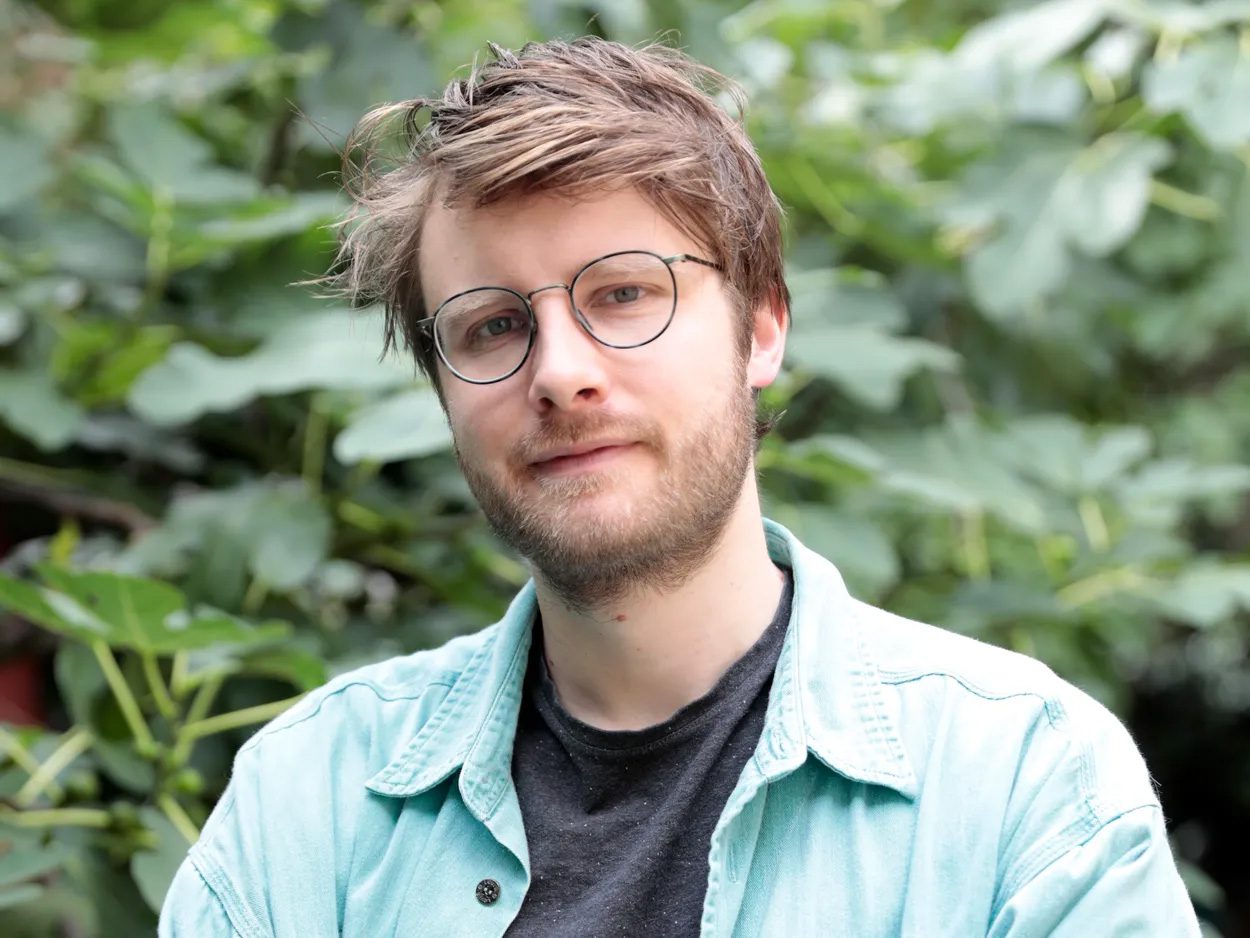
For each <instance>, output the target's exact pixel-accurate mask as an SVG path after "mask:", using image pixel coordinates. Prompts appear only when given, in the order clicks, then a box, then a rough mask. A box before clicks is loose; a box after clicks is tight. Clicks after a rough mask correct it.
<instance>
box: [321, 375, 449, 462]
mask: <svg viewBox="0 0 1250 938" xmlns="http://www.w3.org/2000/svg"><path fill="white" fill-rule="evenodd" d="M450 446H451V431H450V430H449V429H448V427H447V418H446V417H445V415H444V414H443V409H442V407H441V406H440V405H439V402H438V395H437V394H435V393H434V390H433V389H432V388H414V389H412V390H410V391H402V392H400V393H399V394H396V395H394V396H393V397H388V398H386V399H385V400H382V401H378V402H377V403H375V404H370V405H369V406H367V407H363V408H361V409H360V410H358V411H356V413H354V414H352V416H351V418H350V419H349V420H348V422H347V426H346V427H345V428H344V429H343V431H342V432H341V433H340V434H339V435H338V436H337V437H336V438H335V440H334V455H335V458H337V459H338V460H339V461H340V462H343V463H349V464H350V463H357V462H361V461H362V460H372V461H375V462H391V461H393V460H397V459H415V458H416V457H418V456H425V455H428V454H430V453H436V452H439V451H440V450H445V449H447V448H448V447H450Z"/></svg>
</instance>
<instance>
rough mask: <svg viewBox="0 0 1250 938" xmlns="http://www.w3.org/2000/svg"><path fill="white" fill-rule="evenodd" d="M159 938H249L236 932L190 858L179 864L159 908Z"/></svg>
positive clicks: (219, 901) (214, 894) (219, 902)
mask: <svg viewBox="0 0 1250 938" xmlns="http://www.w3.org/2000/svg"><path fill="white" fill-rule="evenodd" d="M157 934H158V938H249V936H245V935H243V934H242V933H240V932H238V931H236V930H235V928H234V926H233V925H232V924H231V922H230V918H229V916H228V915H226V910H225V907H224V906H223V905H222V904H221V900H220V899H219V898H217V894H216V893H215V892H213V890H212V889H210V888H209V885H208V883H206V882H205V881H204V877H203V876H201V875H200V872H199V870H197V869H196V868H195V865H194V864H193V863H192V861H191V860H190V858H188V859H186V860H183V861H182V866H181V867H179V868H178V872H177V874H176V875H175V876H174V881H173V883H172V884H171V885H170V887H169V892H168V893H166V894H165V902H164V904H163V905H162V906H161V918H160V925H159V926H158V930H157Z"/></svg>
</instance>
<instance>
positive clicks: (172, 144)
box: [108, 102, 260, 203]
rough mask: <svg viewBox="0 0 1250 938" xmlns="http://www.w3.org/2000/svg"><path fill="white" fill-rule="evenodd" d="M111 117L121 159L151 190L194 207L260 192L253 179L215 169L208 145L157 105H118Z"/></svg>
mask: <svg viewBox="0 0 1250 938" xmlns="http://www.w3.org/2000/svg"><path fill="white" fill-rule="evenodd" d="M108 115H109V117H108V119H109V132H110V136H111V137H112V139H113V144H114V146H116V147H117V149H118V151H119V152H120V154H121V157H122V161H123V162H124V163H125V164H126V166H127V167H129V168H130V169H131V170H132V171H133V172H134V173H135V174H136V175H137V176H138V177H139V178H140V179H141V180H142V181H143V183H144V184H145V185H146V186H147V187H148V188H149V189H153V190H158V191H160V192H162V193H164V194H165V195H166V196H167V197H170V198H172V199H173V200H174V201H176V202H192V203H218V202H238V201H246V200H248V199H251V198H253V197H255V196H256V195H258V194H259V192H260V185H259V184H258V183H257V182H256V180H255V179H253V178H252V177H251V176H248V175H247V174H245V173H241V172H238V171H237V170H231V169H226V168H224V167H221V166H215V165H213V163H212V148H211V147H210V146H209V145H208V143H207V142H206V141H204V140H202V139H200V138H199V137H197V136H196V135H195V134H193V133H191V131H189V130H187V129H186V128H185V127H184V126H183V125H182V124H181V123H180V122H179V121H178V120H177V119H176V118H174V117H173V115H171V114H170V113H169V112H168V111H166V110H165V109H164V108H163V107H161V106H160V105H159V104H156V103H154V102H146V103H143V104H130V105H121V106H115V107H113V108H111V109H110V110H109V112H108Z"/></svg>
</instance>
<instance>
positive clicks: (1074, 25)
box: [955, 0, 1107, 71]
mask: <svg viewBox="0 0 1250 938" xmlns="http://www.w3.org/2000/svg"><path fill="white" fill-rule="evenodd" d="M1106 6H1107V4H1106V3H1104V2H1103V0H1043V2H1041V3H1033V4H1030V5H1028V6H1026V7H1024V8H1023V9H1020V10H1017V11H1012V12H1009V13H1002V14H999V15H998V16H995V17H994V18H992V19H988V20H985V21H984V22H983V23H980V24H978V25H976V26H974V27H972V29H970V30H968V32H967V33H966V34H965V35H964V37H963V39H962V40H961V41H960V43H959V45H958V46H957V47H956V49H955V55H956V56H957V57H958V58H959V59H961V60H963V61H965V62H968V63H976V64H982V63H1001V64H1002V65H1004V66H1007V67H1009V68H1013V69H1018V70H1020V71H1030V70H1034V69H1039V68H1041V67H1042V66H1044V65H1047V64H1049V63H1050V62H1052V61H1054V60H1055V59H1056V58H1058V57H1059V56H1061V55H1063V54H1064V53H1065V52H1067V51H1068V50H1069V49H1072V48H1073V47H1075V46H1076V45H1078V44H1079V43H1081V42H1083V41H1084V40H1085V39H1086V38H1087V37H1088V36H1089V35H1090V34H1091V33H1093V31H1094V30H1095V29H1097V28H1098V26H1099V24H1101V23H1102V20H1103V18H1104V17H1105V16H1106V14H1107V11H1106Z"/></svg>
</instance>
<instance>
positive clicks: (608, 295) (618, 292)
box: [598, 283, 645, 306]
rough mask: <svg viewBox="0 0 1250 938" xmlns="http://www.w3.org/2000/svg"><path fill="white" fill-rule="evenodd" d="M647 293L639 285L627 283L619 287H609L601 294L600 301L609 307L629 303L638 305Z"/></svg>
mask: <svg viewBox="0 0 1250 938" xmlns="http://www.w3.org/2000/svg"><path fill="white" fill-rule="evenodd" d="M644 293H645V287H643V286H642V285H641V284H637V283H626V284H622V285H621V286H619V287H609V288H608V289H606V290H603V291H601V292H600V294H599V296H598V300H599V302H601V303H607V304H609V305H618V306H620V305H623V304H627V303H637V302H638V301H639V300H641V299H642V297H643V294H644Z"/></svg>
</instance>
